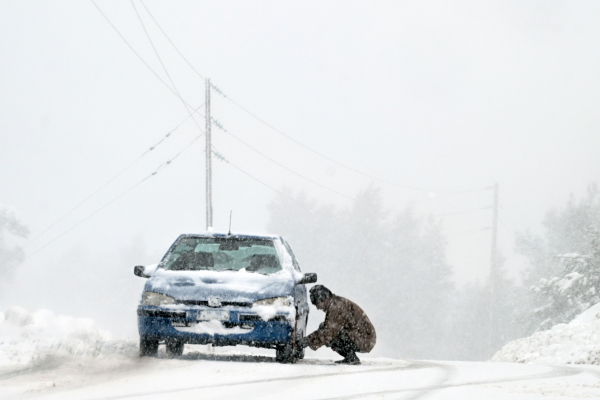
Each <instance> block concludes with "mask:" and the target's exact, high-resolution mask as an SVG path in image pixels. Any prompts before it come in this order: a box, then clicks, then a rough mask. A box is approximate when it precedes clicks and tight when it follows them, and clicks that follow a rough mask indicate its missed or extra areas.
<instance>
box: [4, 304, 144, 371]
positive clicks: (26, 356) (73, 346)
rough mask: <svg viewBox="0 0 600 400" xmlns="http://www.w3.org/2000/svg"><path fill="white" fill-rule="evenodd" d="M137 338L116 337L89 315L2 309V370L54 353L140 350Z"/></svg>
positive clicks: (91, 354)
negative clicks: (59, 314)
mask: <svg viewBox="0 0 600 400" xmlns="http://www.w3.org/2000/svg"><path fill="white" fill-rule="evenodd" d="M136 351H137V342H133V341H128V340H112V339H111V336H110V333H108V332H107V331H104V330H102V329H100V328H98V327H97V326H96V324H95V323H94V321H93V320H91V319H89V318H73V317H65V316H56V315H54V314H53V313H52V312H51V311H48V310H38V311H35V312H33V313H32V312H28V311H27V310H24V309H23V308H21V307H16V306H13V307H10V308H8V309H7V310H5V311H4V312H0V372H2V371H7V370H13V369H14V368H15V367H28V366H31V365H34V364H35V363H38V362H40V361H42V360H43V359H44V358H45V357H47V356H52V357H57V356H58V357H102V356H105V355H107V354H112V353H125V352H129V353H131V352H136Z"/></svg>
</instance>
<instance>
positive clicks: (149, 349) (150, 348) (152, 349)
mask: <svg viewBox="0 0 600 400" xmlns="http://www.w3.org/2000/svg"><path fill="white" fill-rule="evenodd" d="M157 352H158V339H154V338H149V337H147V336H140V357H154V356H156V353H157Z"/></svg>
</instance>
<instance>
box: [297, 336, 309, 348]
mask: <svg viewBox="0 0 600 400" xmlns="http://www.w3.org/2000/svg"><path fill="white" fill-rule="evenodd" d="M296 345H297V346H298V347H299V348H301V349H303V348H305V347H308V339H306V338H305V337H302V338H300V339H298V341H297V342H296Z"/></svg>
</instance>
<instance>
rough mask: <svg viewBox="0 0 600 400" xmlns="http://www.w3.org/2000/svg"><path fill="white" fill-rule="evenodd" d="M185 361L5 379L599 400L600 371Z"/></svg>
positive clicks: (26, 385)
mask: <svg viewBox="0 0 600 400" xmlns="http://www.w3.org/2000/svg"><path fill="white" fill-rule="evenodd" d="M190 347H191V348H190V349H188V350H186V353H185V354H184V355H183V356H182V357H180V358H177V359H169V358H166V357H165V355H164V353H160V354H159V357H158V358H143V359H140V358H138V357H136V356H135V354H132V352H129V353H127V354H126V353H122V354H115V355H113V356H102V357H84V358H81V357H63V358H59V357H55V356H47V357H45V358H43V359H41V360H40V361H38V362H37V363H36V364H35V365H34V366H32V367H29V368H21V369H15V370H12V371H8V370H4V371H3V372H2V373H1V375H0V398H2V399H21V398H23V399H28V398H35V399H77V400H81V399H95V400H100V399H102V400H109V399H115V400H116V399H178V400H180V399H188V398H190V399H191V398H194V399H233V398H240V399H245V400H251V399H282V398H285V399H286V400H293V399H382V398H383V399H423V398H427V399H542V398H544V399H548V396H551V397H552V398H560V399H581V398H600V367H597V366H558V367H557V366H543V365H533V364H508V363H492V362H486V363H477V362H430V361H403V360H390V359H365V360H364V361H363V365H361V366H339V365H333V364H332V363H331V361H329V360H323V359H307V360H302V361H301V362H299V363H297V364H294V365H282V364H277V363H275V362H274V359H273V357H269V356H266V355H256V354H255V355H251V354H240V353H211V352H207V351H206V347H205V346H197V347H196V346H190Z"/></svg>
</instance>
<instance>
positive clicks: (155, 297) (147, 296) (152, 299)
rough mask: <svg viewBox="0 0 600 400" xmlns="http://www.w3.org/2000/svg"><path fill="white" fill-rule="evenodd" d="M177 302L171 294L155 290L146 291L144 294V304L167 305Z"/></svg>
mask: <svg viewBox="0 0 600 400" xmlns="http://www.w3.org/2000/svg"><path fill="white" fill-rule="evenodd" d="M169 304H175V299H174V298H172V297H171V296H165V295H164V294H160V293H154V292H144V295H143V296H142V305H144V306H166V305H169Z"/></svg>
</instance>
